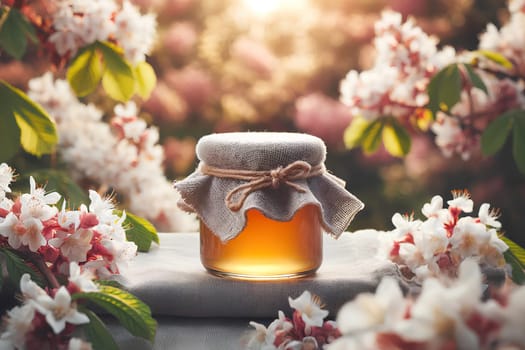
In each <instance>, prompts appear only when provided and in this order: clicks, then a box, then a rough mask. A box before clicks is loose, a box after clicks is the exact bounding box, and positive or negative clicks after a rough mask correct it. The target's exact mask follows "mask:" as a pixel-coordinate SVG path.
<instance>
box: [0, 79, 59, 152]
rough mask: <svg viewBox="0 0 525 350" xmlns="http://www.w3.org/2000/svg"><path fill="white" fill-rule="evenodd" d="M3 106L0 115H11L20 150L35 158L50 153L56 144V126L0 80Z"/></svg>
mask: <svg viewBox="0 0 525 350" xmlns="http://www.w3.org/2000/svg"><path fill="white" fill-rule="evenodd" d="M0 96H2V101H3V102H7V105H3V106H2V108H1V110H2V112H0V113H6V114H7V113H9V112H10V113H12V115H14V117H15V120H16V123H17V124H18V127H19V128H20V142H21V144H22V148H23V149H24V150H25V151H26V152H28V153H30V154H33V155H35V156H41V155H42V154H48V153H52V152H53V151H54V149H55V145H56V144H57V142H58V135H57V131H56V126H55V123H54V122H53V120H52V119H51V117H50V116H49V115H48V114H47V112H46V111H45V110H44V109H43V108H42V107H41V106H40V105H38V104H36V103H35V102H33V101H32V100H31V99H30V98H29V97H27V95H26V94H24V93H23V92H22V91H21V90H19V89H17V88H15V87H13V86H11V85H9V84H8V83H6V82H5V81H2V80H0Z"/></svg>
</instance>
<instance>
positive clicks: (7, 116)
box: [0, 94, 20, 162]
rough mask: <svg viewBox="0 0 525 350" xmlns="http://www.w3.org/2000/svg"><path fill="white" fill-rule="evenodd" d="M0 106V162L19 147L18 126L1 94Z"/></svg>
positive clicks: (9, 156) (5, 159)
mask: <svg viewBox="0 0 525 350" xmlns="http://www.w3.org/2000/svg"><path fill="white" fill-rule="evenodd" d="M0 106H2V107H1V108H0V125H1V127H0V162H6V161H8V160H9V159H11V158H12V157H13V156H14V155H15V154H16V153H17V152H18V150H19V149H20V128H19V127H18V125H17V124H16V120H15V117H14V115H13V114H12V113H11V111H10V110H8V109H7V108H6V106H7V107H8V106H9V105H8V103H5V102H4V98H3V96H2V95H1V94H0Z"/></svg>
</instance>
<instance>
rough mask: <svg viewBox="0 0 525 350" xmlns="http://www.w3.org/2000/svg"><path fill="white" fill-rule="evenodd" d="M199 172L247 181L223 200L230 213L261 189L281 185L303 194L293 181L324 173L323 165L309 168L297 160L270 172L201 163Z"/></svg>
mask: <svg viewBox="0 0 525 350" xmlns="http://www.w3.org/2000/svg"><path fill="white" fill-rule="evenodd" d="M200 171H201V173H203V174H205V175H212V176H215V177H219V178H225V179H234V180H242V181H247V182H246V183H244V184H241V185H239V186H237V187H235V188H233V189H232V190H231V191H230V192H228V193H227V194H226V197H225V198H224V203H225V204H226V206H227V207H228V208H229V209H230V210H231V211H239V210H240V209H241V207H242V205H243V204H244V201H245V200H246V198H247V197H248V196H249V195H250V194H251V193H253V192H255V191H258V190H261V189H263V188H268V187H271V188H274V189H277V188H279V187H280V186H281V185H287V186H290V187H291V188H293V189H294V190H296V191H297V192H300V193H304V192H306V191H307V190H306V189H305V188H304V187H302V186H300V185H298V184H296V183H294V182H293V181H296V180H302V179H307V178H309V177H312V176H317V175H321V174H323V173H324V172H325V168H324V165H323V164H318V165H315V166H311V165H310V164H309V163H307V162H305V161H302V160H297V161H295V162H293V163H290V164H288V165H287V166H285V167H282V166H279V167H277V168H275V169H272V170H237V169H224V168H218V167H214V166H211V165H208V164H206V163H201V165H200ZM235 199H236V200H235Z"/></svg>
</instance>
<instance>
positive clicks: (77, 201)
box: [24, 169, 89, 209]
mask: <svg viewBox="0 0 525 350" xmlns="http://www.w3.org/2000/svg"><path fill="white" fill-rule="evenodd" d="M24 175H26V176H24V177H27V178H29V176H33V177H34V178H35V180H36V182H37V183H45V184H46V189H47V190H48V191H56V192H58V193H60V194H61V195H62V198H64V199H65V200H66V201H67V206H68V208H71V209H77V208H79V207H80V205H81V204H88V203H89V197H88V195H87V193H86V192H85V191H84V190H83V189H82V188H81V187H80V186H78V184H77V183H76V182H75V181H73V179H72V178H71V177H70V176H69V175H68V173H67V172H66V171H64V170H57V169H39V170H37V171H33V172H30V173H26V174H24ZM24 182H25V183H26V184H28V183H29V181H24ZM61 204H62V203H59V204H58V205H59V206H60V205H61Z"/></svg>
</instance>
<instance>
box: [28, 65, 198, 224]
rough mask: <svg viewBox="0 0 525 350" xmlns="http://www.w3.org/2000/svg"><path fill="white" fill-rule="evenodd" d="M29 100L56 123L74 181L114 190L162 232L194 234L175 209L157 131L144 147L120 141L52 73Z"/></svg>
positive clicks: (119, 110)
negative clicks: (190, 232)
mask: <svg viewBox="0 0 525 350" xmlns="http://www.w3.org/2000/svg"><path fill="white" fill-rule="evenodd" d="M28 95H29V97H30V98H32V99H33V100H35V101H36V102H38V103H40V104H41V105H42V106H43V107H44V108H45V109H46V110H48V112H49V113H50V114H51V115H52V116H53V118H54V119H55V120H56V122H57V130H58V133H59V136H60V137H59V146H58V147H57V150H58V152H59V155H60V156H61V158H62V160H63V161H64V162H65V163H67V164H68V169H69V170H70V172H71V174H72V176H73V177H74V178H75V179H83V178H89V179H91V181H94V182H98V183H100V184H105V185H107V186H110V187H111V188H113V189H115V191H116V192H118V193H119V194H121V195H123V196H124V197H125V198H126V202H127V203H128V205H129V210H130V211H131V212H133V213H134V214H136V215H140V216H142V217H145V218H147V219H149V220H150V221H152V222H153V223H155V224H156V226H157V227H160V228H162V229H164V230H167V231H192V230H195V229H196V221H195V219H194V217H192V216H190V215H187V214H185V213H182V211H180V210H179V209H177V202H178V200H179V199H180V196H179V194H178V193H177V191H175V190H174V189H173V187H172V185H171V183H170V181H168V180H167V179H166V177H165V176H164V173H163V167H162V162H163V160H164V153H163V150H162V147H161V146H160V145H158V144H157V142H158V131H156V129H152V128H151V127H149V128H147V129H146V130H145V132H144V133H143V136H142V137H141V142H140V146H137V145H136V144H135V143H134V142H133V141H132V140H131V139H128V138H118V137H117V136H116V135H115V133H114V132H113V129H112V127H111V125H109V124H107V123H105V122H103V121H102V115H103V114H102V112H101V111H100V110H99V109H97V108H96V107H95V106H93V105H84V104H82V103H80V102H79V101H78V100H77V99H76V97H75V96H74V94H73V92H72V91H71V88H70V87H69V86H68V84H67V82H66V81H64V80H56V81H53V78H52V76H51V74H50V73H46V74H45V75H43V76H42V77H39V78H34V79H32V80H31V81H30V82H29V91H28ZM133 111H136V106H135V105H134V104H133V103H128V104H127V105H126V106H125V107H124V106H120V107H119V106H117V107H115V113H116V117H122V118H127V117H130V114H131V112H133ZM138 147H140V151H139V148H138ZM94 205H98V204H94ZM94 210H95V211H97V212H98V209H94Z"/></svg>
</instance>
